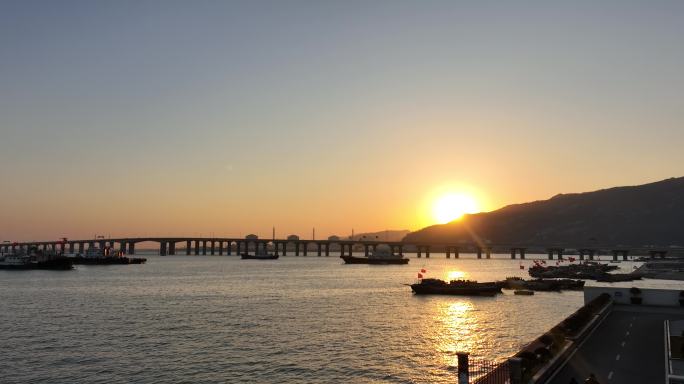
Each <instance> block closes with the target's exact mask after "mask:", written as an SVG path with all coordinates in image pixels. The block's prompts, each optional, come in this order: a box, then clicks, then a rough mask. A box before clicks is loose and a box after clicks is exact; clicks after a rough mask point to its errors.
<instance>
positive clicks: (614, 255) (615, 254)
mask: <svg viewBox="0 0 684 384" xmlns="http://www.w3.org/2000/svg"><path fill="white" fill-rule="evenodd" d="M618 254H619V253H618V251H613V261H617V260H618Z"/></svg>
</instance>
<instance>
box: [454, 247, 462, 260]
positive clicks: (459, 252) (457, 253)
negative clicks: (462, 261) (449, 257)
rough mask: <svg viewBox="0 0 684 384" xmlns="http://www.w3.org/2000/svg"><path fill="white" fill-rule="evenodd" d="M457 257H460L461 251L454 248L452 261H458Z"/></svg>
mask: <svg viewBox="0 0 684 384" xmlns="http://www.w3.org/2000/svg"><path fill="white" fill-rule="evenodd" d="M459 257H461V250H460V249H458V248H454V259H458V258H459Z"/></svg>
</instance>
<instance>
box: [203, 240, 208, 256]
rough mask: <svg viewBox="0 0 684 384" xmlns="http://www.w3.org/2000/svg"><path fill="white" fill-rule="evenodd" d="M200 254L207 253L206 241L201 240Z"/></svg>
mask: <svg viewBox="0 0 684 384" xmlns="http://www.w3.org/2000/svg"><path fill="white" fill-rule="evenodd" d="M202 254H203V255H206V254H207V241H206V240H202Z"/></svg>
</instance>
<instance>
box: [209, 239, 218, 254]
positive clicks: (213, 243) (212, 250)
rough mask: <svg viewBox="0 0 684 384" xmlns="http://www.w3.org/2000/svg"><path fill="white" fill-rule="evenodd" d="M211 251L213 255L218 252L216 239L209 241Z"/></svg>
mask: <svg viewBox="0 0 684 384" xmlns="http://www.w3.org/2000/svg"><path fill="white" fill-rule="evenodd" d="M209 252H211V255H212V256H214V254H215V253H216V242H215V241H214V240H211V241H210V242H209Z"/></svg>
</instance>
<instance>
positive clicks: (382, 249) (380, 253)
mask: <svg viewBox="0 0 684 384" xmlns="http://www.w3.org/2000/svg"><path fill="white" fill-rule="evenodd" d="M340 258H341V259H342V260H344V263H345V264H371V265H391V264H408V262H409V259H408V258H405V257H404V256H402V255H400V254H397V253H393V252H392V249H391V248H390V246H389V245H386V244H380V245H378V246H376V247H375V250H374V251H373V252H372V253H371V254H370V255H368V257H357V256H351V255H349V256H340Z"/></svg>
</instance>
